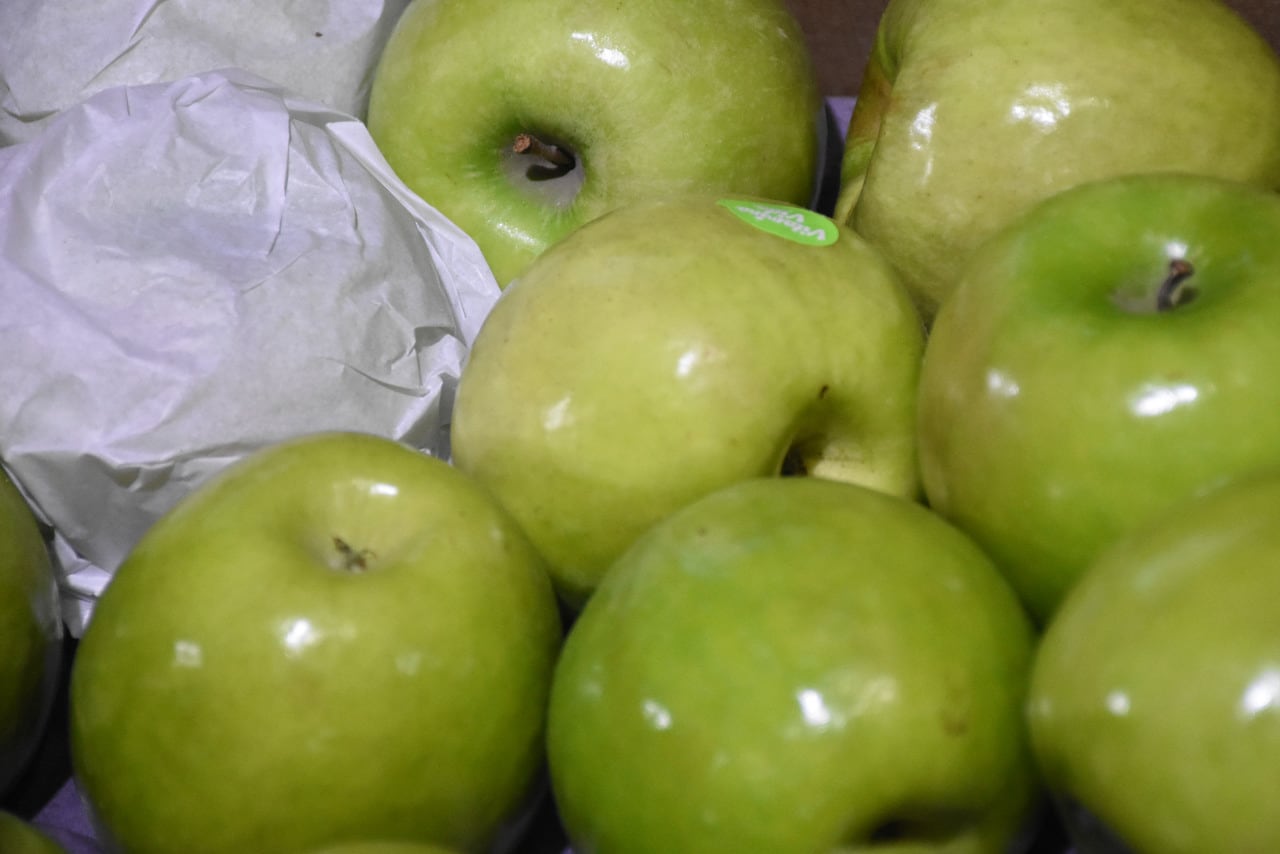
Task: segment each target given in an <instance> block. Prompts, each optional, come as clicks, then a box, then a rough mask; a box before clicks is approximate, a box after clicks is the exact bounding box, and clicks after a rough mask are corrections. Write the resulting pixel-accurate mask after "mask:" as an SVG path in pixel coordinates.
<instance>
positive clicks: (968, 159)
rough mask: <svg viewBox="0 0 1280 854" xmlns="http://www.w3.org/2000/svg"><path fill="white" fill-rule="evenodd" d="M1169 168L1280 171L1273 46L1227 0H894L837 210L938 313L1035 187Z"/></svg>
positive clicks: (1271, 175) (1279, 60)
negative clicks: (967, 266) (969, 263)
mask: <svg viewBox="0 0 1280 854" xmlns="http://www.w3.org/2000/svg"><path fill="white" fill-rule="evenodd" d="M1158 171H1182V172H1193V173H1199V174H1206V175H1213V176H1219V177H1223V178H1230V179H1235V180H1240V181H1248V182H1251V183H1255V184H1258V185H1260V186H1263V187H1266V188H1270V189H1280V57H1277V56H1276V54H1275V52H1274V51H1273V50H1272V48H1271V47H1270V46H1269V45H1268V44H1267V42H1266V41H1264V40H1263V38H1262V37H1261V35H1259V34H1258V33H1257V32H1256V31H1254V30H1253V29H1251V28H1250V27H1249V25H1247V24H1246V23H1245V22H1244V21H1243V20H1242V19H1241V18H1239V17H1238V16H1237V15H1236V14H1235V13H1234V12H1233V11H1232V10H1231V9H1230V8H1228V7H1227V6H1225V5H1223V4H1222V3H1221V2H1220V0H892V2H890V3H889V4H888V7H887V8H886V9H885V12H884V14H883V17H882V18H881V19H880V24H879V29H878V31H877V34H876V40H875V44H874V47H873V49H872V53H871V57H870V59H869V62H868V64H867V67H866V70H865V72H864V76H863V86H862V91H861V93H860V95H859V97H858V101H857V104H856V106H855V109H854V113H853V117H852V119H851V122H850V126H849V130H848V135H847V141H846V147H845V159H844V165H843V168H842V173H841V182H842V185H843V186H842V190H841V194H840V198H839V201H838V203H837V219H840V220H841V221H844V222H848V223H850V224H851V225H853V227H854V228H855V229H856V230H857V231H858V232H859V233H860V234H862V235H863V236H864V237H866V238H867V239H868V240H870V241H871V242H872V243H873V244H875V245H876V246H877V247H879V248H880V249H881V250H882V251H883V252H884V253H885V255H886V256H887V257H888V259H889V260H890V262H891V263H892V264H893V265H894V267H895V268H896V269H897V270H898V271H899V273H900V274H901V275H902V277H903V280H904V282H905V283H906V285H907V287H908V288H909V289H910V290H911V292H912V293H913V294H914V296H915V298H916V300H917V302H918V304H919V305H920V307H921V309H922V311H923V313H924V314H925V316H926V317H932V316H933V314H934V313H935V311H936V309H937V307H938V305H939V304H940V303H941V302H942V300H944V299H945V298H946V296H947V295H948V294H949V293H950V291H951V289H952V287H953V286H954V283H955V280H956V277H957V275H958V274H959V272H960V270H961V268H962V267H963V266H964V262H965V260H966V258H967V257H968V256H969V255H970V254H971V253H972V251H973V250H974V249H975V248H976V247H977V246H978V245H979V244H981V243H982V242H983V241H984V240H985V239H987V238H989V237H990V236H991V235H993V234H994V233H995V232H996V231H997V230H998V229H999V228H1000V227H1001V226H1002V225H1004V224H1005V223H1007V222H1008V221H1010V220H1011V219H1013V218H1015V217H1017V216H1018V215H1019V214H1021V213H1024V212H1025V211H1026V210H1028V209H1029V208H1030V207H1031V206H1032V205H1033V204H1034V203H1036V202H1037V201H1040V200H1042V199H1044V198H1046V197H1048V196H1049V195H1052V194H1053V193H1055V192H1057V191H1060V190H1063V189H1066V188H1067V187H1070V186H1073V185H1075V184H1079V183H1083V182H1085V181H1092V180H1097V179H1102V178H1108V177H1113V176H1118V175H1122V174H1126V173H1132V172H1158Z"/></svg>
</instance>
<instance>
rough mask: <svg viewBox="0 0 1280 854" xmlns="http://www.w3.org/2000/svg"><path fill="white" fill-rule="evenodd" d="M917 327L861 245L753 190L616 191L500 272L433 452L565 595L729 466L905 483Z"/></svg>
mask: <svg viewBox="0 0 1280 854" xmlns="http://www.w3.org/2000/svg"><path fill="white" fill-rule="evenodd" d="M922 350H923V329H922V326H921V324H920V321H919V318H918V316H917V315H916V313H915V311H914V308H913V307H912V305H911V301H910V299H909V297H908V296H907V295H906V292H905V290H903V288H902V286H901V285H900V284H899V283H898V281H897V280H896V279H895V278H894V276H893V273H892V271H891V270H890V269H889V268H888V266H887V265H886V264H885V263H884V262H883V260H882V259H881V258H880V257H879V255H878V254H877V253H876V252H875V251H874V250H873V249H871V248H870V247H868V246H867V245H866V243H865V242H863V241H862V240H860V239H859V238H858V236H857V235H856V234H854V233H853V232H851V231H849V230H848V229H839V228H837V226H836V225H835V224H834V223H833V222H831V220H829V219H827V218H825V217H822V216H819V215H818V214H814V213H812V212H808V211H805V210H802V209H800V208H796V207H791V206H786V205H779V204H777V203H773V202H768V201H762V200H757V199H737V200H717V199H716V198H715V197H711V196H701V195H696V196H680V197H671V198H668V199H661V200H647V201H644V202H637V203H633V204H630V205H627V206H625V207H624V208H621V209H618V210H616V211H614V212H612V213H610V214H608V215H606V216H603V217H601V218H600V219H598V220H596V221H594V222H592V223H589V224H587V225H586V226H584V227H582V228H581V229H579V230H578V231H577V232H575V233H574V234H572V235H570V236H569V237H568V238H566V239H565V240H563V241H562V242H560V243H559V244H557V245H556V246H554V247H552V248H551V249H550V250H548V251H547V252H546V253H545V254H544V255H542V256H541V257H540V258H539V259H538V260H537V261H536V262H535V263H534V264H533V265H532V266H531V267H530V268H529V270H528V272H527V273H526V274H525V275H524V276H522V277H521V279H520V280H519V281H517V282H516V283H515V284H513V285H512V286H511V287H509V288H507V289H506V291H504V292H503V294H502V297H501V298H500V299H499V300H498V302H497V304H496V305H495V306H494V308H493V310H492V312H491V313H490V314H489V316H488V317H487V319H486V321H485V324H484V326H483V327H482V328H481V330H480V333H479V335H478V336H477V339H476V342H475V346H474V349H473V350H472V353H471V356H470V360H469V361H468V363H467V365H466V366H465V367H464V369H463V372H462V376H461V378H460V380H459V386H458V393H457V400H456V405H455V408H454V421H453V428H452V430H453V433H452V443H453V444H452V448H453V458H454V462H455V463H456V464H457V465H458V466H459V467H460V468H462V469H463V470H465V471H467V472H469V473H470V474H472V475H474V476H475V477H476V478H477V479H478V480H480V481H481V482H482V483H484V484H485V485H486V486H487V487H488V488H489V489H490V490H491V491H492V492H493V494H494V495H495V496H496V497H497V498H498V500H499V501H501V502H502V503H503V504H504V505H505V506H506V507H507V509H508V510H509V511H510V512H511V513H512V514H513V515H514V516H515V517H516V519H517V520H518V521H519V522H520V524H521V526H522V527H523V528H524V530H525V531H526V532H527V533H528V535H529V537H530V539H532V540H533V543H534V545H535V546H537V547H538V549H539V550H540V551H541V552H542V554H543V556H544V557H545V558H547V560H548V563H549V564H550V565H551V572H552V575H553V578H554V579H555V581H556V582H557V588H558V589H559V591H560V593H561V595H562V597H563V598H564V599H565V601H566V602H568V603H569V604H570V605H571V606H573V607H577V606H578V605H580V604H581V603H582V601H583V600H585V598H586V597H587V596H588V595H590V592H591V591H592V590H593V589H594V588H595V586H596V584H597V583H598V582H599V579H600V576H601V575H602V574H603V573H604V571H605V569H606V568H607V567H608V565H609V564H610V563H612V562H613V560H614V559H616V558H617V556H618V555H619V554H621V552H622V551H623V550H624V549H625V548H626V547H627V546H628V545H630V543H631V541H632V540H633V539H634V538H635V537H636V536H637V535H638V534H640V533H641V532H642V531H643V530H645V529H646V528H647V527H649V526H650V525H651V524H653V523H654V522H656V521H657V520H658V519H660V518H662V517H663V516H665V515H667V514H668V513H670V512H671V511H673V510H675V509H676V508H678V507H680V506H683V505H684V504H686V503H688V502H689V501H691V500H693V499H694V498H698V497H700V496H702V495H704V494H706V493H708V492H710V491H712V490H713V489H716V488H719V487H721V486H725V485H727V484H729V483H732V482H734V481H737V480H741V479H743V478H746V477H754V476H760V475H768V474H776V473H779V472H781V471H786V472H787V473H792V474H796V473H808V474H811V475H815V476H818V477H826V478H831V479H836V480H844V481H851V482H856V483H863V484H866V485H868V486H873V487H876V488H879V489H882V490H884V491H886V492H890V493H894V494H898V495H904V496H912V497H915V496H917V495H918V490H919V484H918V475H917V469H916V457H915V427H914V425H915V393H916V385H917V379H918V376H919V363H920V358H921V353H922Z"/></svg>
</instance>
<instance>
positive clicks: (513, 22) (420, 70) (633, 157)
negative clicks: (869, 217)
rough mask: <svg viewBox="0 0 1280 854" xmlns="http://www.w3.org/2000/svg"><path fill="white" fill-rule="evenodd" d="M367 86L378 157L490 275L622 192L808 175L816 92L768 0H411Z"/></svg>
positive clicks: (799, 199) (794, 33) (778, 194)
mask: <svg viewBox="0 0 1280 854" xmlns="http://www.w3.org/2000/svg"><path fill="white" fill-rule="evenodd" d="M370 97H371V100H370V105H369V117H368V122H369V129H370V131H371V133H372V134H373V137H374V139H375V140H376V141H377V143H378V146H379V148H380V149H381V150H382V152H383V153H384V154H385V155H386V158H387V160H388V161H389V162H390V164H391V165H392V167H393V168H394V169H395V170H396V172H397V173H398V174H399V175H400V177H401V178H402V179H403V180H404V181H405V183H406V184H408V185H409V186H410V187H411V188H413V189H414V190H415V191H416V192H417V193H418V194H419V195H420V196H422V197H423V198H424V199H426V201H427V202H429V203H430V204H432V205H434V206H435V207H436V208H438V209H439V210H440V211H441V212H442V213H444V214H445V215H446V216H448V217H449V218H450V219H452V220H453V221H454V222H456V223H457V224H458V225H459V226H460V227H461V228H462V229H463V230H464V231H466V232H467V233H468V234H469V235H470V236H471V237H472V238H474V239H475V241H476V243H477V244H478V245H479V247H480V249H481V251H482V252H483V253H484V256H485V258H486V259H487V260H488V262H489V264H490V266H491V267H492V268H493V271H494V274H495V276H496V277H497V279H498V282H499V284H501V285H506V284H507V283H509V282H510V281H511V280H512V279H513V278H515V277H516V276H517V275H518V274H519V273H520V272H521V271H522V270H524V268H525V267H526V266H527V265H528V263H529V261H531V260H532V259H533V258H534V257H536V256H537V255H538V254H540V253H541V252H542V251H543V250H544V249H545V248H546V247H547V246H549V245H550V244H552V243H553V242H555V241H557V240H559V239H560V238H562V237H564V236H565V235H566V234H568V233H569V232H570V231H572V230H573V229H575V228H576V227H578V226H579V225H582V224H583V223H585V222H588V221H590V220H591V219H594V218H595V217H597V216H599V215H600V214H602V213H604V212H605V211H607V210H611V209H613V208H615V207H618V206H619V205H622V204H625V203H627V202H630V201H635V200H639V199H644V198H653V197H658V196H666V195H671V194H673V193H678V192H700V191H705V192H712V193H726V194H731V193H732V194H746V195H758V196H766V197H769V198H777V199H781V200H784V201H791V202H794V203H797V204H807V203H808V202H809V201H810V200H811V198H812V197H813V195H814V193H815V190H816V183H817V178H818V171H819V166H818V161H819V140H820V136H821V118H822V115H823V113H822V100H821V96H820V92H819V90H818V84H817V78H816V76H815V72H814V69H813V64H812V62H811V59H810V56H809V52H808V48H807V43H806V40H805V36H804V33H803V32H802V31H801V29H800V27H799V25H798V24H797V22H796V21H795V19H794V18H793V16H792V14H791V12H790V11H789V9H788V7H787V5H786V4H785V3H784V2H782V0H716V2H714V3H689V2H687V0H629V2H601V0H585V2H584V0H526V2H511V0H415V2H413V3H411V4H410V5H409V7H408V8H407V9H406V10H405V12H404V14H403V15H402V16H401V18H400V19H399V22H398V24H397V26H396V29H395V31H394V32H393V33H392V35H391V38H390V41H389V42H388V44H387V46H386V49H385V50H384V52H383V55H382V59H381V61H380V63H379V65H378V68H377V73H376V75H375V77H374V80H373V88H372V93H371V96H370Z"/></svg>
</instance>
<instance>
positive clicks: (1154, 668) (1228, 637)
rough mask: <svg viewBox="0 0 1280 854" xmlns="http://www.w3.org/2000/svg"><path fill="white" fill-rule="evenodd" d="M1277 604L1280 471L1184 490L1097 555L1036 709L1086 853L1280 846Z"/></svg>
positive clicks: (1059, 632)
mask: <svg viewBox="0 0 1280 854" xmlns="http://www.w3.org/2000/svg"><path fill="white" fill-rule="evenodd" d="M1277 602H1280V470H1268V471H1265V472H1258V473H1256V474H1251V475H1247V476H1244V477H1242V478H1241V479H1239V480H1236V481H1233V482H1231V483H1229V484H1227V485H1225V486H1223V487H1222V488H1220V489H1218V490H1215V491H1213V492H1210V493H1208V494H1206V495H1202V496H1197V497H1195V498H1192V499H1188V500H1185V501H1181V502H1178V503H1177V505H1176V506H1174V507H1171V508H1169V509H1168V510H1167V511H1165V512H1162V513H1160V514H1159V515H1158V516H1157V517H1155V518H1153V519H1152V520H1151V521H1150V522H1148V523H1147V524H1145V525H1142V526H1140V527H1139V528H1137V529H1135V530H1134V531H1132V532H1131V533H1130V534H1128V535H1127V536H1126V537H1124V538H1123V539H1121V540H1120V541H1119V542H1117V543H1115V544H1113V545H1112V546H1111V547H1110V548H1108V549H1107V550H1106V551H1104V552H1103V553H1102V555H1101V556H1100V557H1099V558H1098V560H1097V561H1095V562H1094V563H1093V564H1091V566H1090V568H1089V570H1088V571H1087V572H1086V573H1085V575H1084V576H1083V577H1082V579H1081V580H1080V583H1079V584H1078V585H1077V586H1076V587H1075V588H1074V589H1073V590H1072V592H1071V593H1070V594H1069V595H1068V596H1067V598H1066V600H1065V601H1064V602H1063V605H1062V608H1061V610H1060V611H1059V612H1058V615H1057V616H1056V617H1055V618H1054V621H1053V622H1052V623H1051V624H1050V625H1049V628H1048V630H1047V632H1046V633H1045V636H1044V641H1043V644H1042V645H1041V647H1040V650H1039V653H1038V654H1037V658H1036V663H1035V665H1034V670H1033V677H1032V685H1031V695H1030V701H1029V706H1028V709H1029V721H1030V732H1031V736H1032V741H1033V745H1034V750H1035V753H1036V756H1037V759H1038V762H1039V765H1040V768H1041V769H1042V772H1043V776H1044V779H1045V781H1046V783H1047V785H1048V786H1049V787H1050V788H1051V790H1052V791H1053V793H1054V795H1055V796H1056V798H1055V799H1056V800H1057V802H1058V804H1059V805H1060V806H1061V808H1062V811H1063V816H1064V824H1065V825H1066V826H1067V827H1068V829H1069V830H1072V831H1073V833H1074V835H1075V841H1076V844H1077V847H1078V850H1080V851H1082V852H1092V851H1105V850H1124V851H1127V852H1133V854H1206V853H1207V852H1218V851H1223V852H1226V851H1230V852H1233V854H1263V853H1264V852H1271V851H1280V817H1277V814H1276V810H1275V795H1276V786H1277V782H1278V781H1280V777H1278V776H1277V769H1278V768H1280V622H1278V621H1277V620H1276V603H1277ZM1104 841H1105V845H1106V846H1109V847H1100V845H1103V844H1104Z"/></svg>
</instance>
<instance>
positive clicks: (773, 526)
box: [548, 478, 1037, 854]
mask: <svg viewBox="0 0 1280 854" xmlns="http://www.w3.org/2000/svg"><path fill="white" fill-rule="evenodd" d="M1032 644H1033V633H1032V630H1031V626H1030V621H1029V619H1028V618H1027V616H1026V614H1025V612H1024V611H1023V610H1022V608H1021V606H1020V604H1019V603H1018V601H1017V598H1016V597H1015V596H1014V594H1013V593H1012V591H1011V590H1010V589H1009V587H1008V585H1007V584H1006V583H1005V581H1004V580H1003V579H1002V578H1001V577H1000V575H999V573H998V572H997V571H996V570H995V568H994V567H993V566H992V564H991V563H990V561H989V560H988V559H987V557H986V556H985V555H983V554H982V552H981V551H980V550H978V549H977V548H976V547H975V546H974V545H973V543H972V542H971V541H969V540H968V539H967V538H966V537H964V536H963V535H962V534H960V533H959V532H957V531H956V530H955V529H953V528H951V527H950V526H948V525H946V524H945V523H944V522H943V521H942V520H941V519H939V518H938V517H937V516H936V515H934V514H932V513H930V512H929V511H928V510H926V509H924V508H922V507H921V506H920V505H919V504H917V503H914V502H910V501H907V500H905V499H902V498H898V497H894V496H888V495H884V494H883V493H879V492H876V491H873V490H869V489H866V488H864V487H859V486H855V485H851V484H843V483H835V482H830V481H822V480H817V479H813V478H770V479H756V480H748V481H745V482H742V483H738V484H735V485H733V486H729V487H727V488H725V489H722V490H720V491H718V492H716V493H714V494H712V495H710V496H707V497H705V498H703V499H701V500H699V501H698V502H695V503H693V504H691V505H689V506H687V507H685V508H684V509H682V510H680V511H677V512H676V513H674V514H673V515H671V516H669V517H668V518H667V519H666V520H664V521H663V522H660V523H659V524H658V525H656V526H655V527H654V528H652V529H651V530H650V531H649V532H648V533H647V534H646V535H645V536H644V537H642V538H641V539H640V540H639V541H637V542H636V544H635V545H634V546H633V547H632V548H631V549H630V550H628V552H627V553H626V554H625V555H624V556H623V557H622V558H621V559H620V560H619V561H618V562H617V563H616V564H614V566H613V568H612V569H611V570H610V572H609V573H608V574H607V575H606V576H605V579H604V581H603V582H602V584H601V586H600V588H599V590H598V591H597V592H596V594H595V596H593V597H592V598H591V599H590V600H589V601H588V602H587V605H586V607H585V608H584V610H583V611H582V614H581V615H580V617H579V618H578V621H577V622H576V623H574V625H573V627H572V629H571V630H570V634H569V637H568V639H567V641H566V645H565V648H564V652H563V655H562V657H561V659H560V663H559V664H558V666H557V670H556V675H555V682H554V685H553V690H552V697H551V711H550V717H549V723H548V755H549V759H550V768H551V777H552V786H553V791H554V793H555V798H556V804H557V807H558V809H559V812H560V815H561V816H562V818H563V820H564V823H565V826H566V828H567V830H568V832H569V835H570V837H571V839H572V840H573V843H574V850H576V851H593V852H600V854H650V852H665V851H670V852H677V851H680V852H686V851H689V852H691V851H696V852H699V854H721V852H723V853H724V854H741V852H746V851H750V852H752V854H774V852H779V854H781V852H795V851H810V852H860V851H872V850H879V847H880V846H881V845H883V846H886V848H885V850H888V847H889V846H890V842H889V840H890V839H892V840H895V841H896V844H897V845H900V846H903V847H902V848H896V847H895V848H893V850H903V851H908V850H909V851H912V852H921V854H924V852H944V851H945V852H951V854H961V852H969V854H973V853H974V852H990V854H997V852H1005V851H1010V850H1018V849H1017V846H1016V845H1015V844H1014V841H1015V840H1016V839H1018V838H1019V834H1018V830H1017V829H1018V827H1019V826H1020V825H1021V824H1022V822H1023V821H1024V820H1025V819H1026V817H1027V815H1028V814H1029V813H1028V808H1029V804H1031V803H1033V802H1034V801H1035V799H1036V796H1035V790H1036V787H1037V784H1036V783H1035V779H1034V773H1033V770H1032V766H1031V756H1030V752H1029V748H1028V745H1027V743H1026V741H1025V729H1024V722H1023V714H1022V710H1023V702H1024V700H1025V689H1026V680H1027V676H1028V673H1029V668H1030V662H1031V654H1032ZM877 839H878V841H877Z"/></svg>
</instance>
